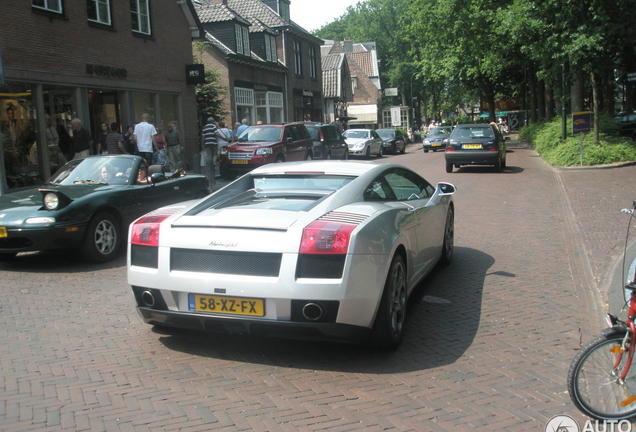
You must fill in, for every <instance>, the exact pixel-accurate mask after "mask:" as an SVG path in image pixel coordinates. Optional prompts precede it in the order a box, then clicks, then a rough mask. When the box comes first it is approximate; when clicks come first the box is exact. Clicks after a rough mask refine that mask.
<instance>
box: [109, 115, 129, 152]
mask: <svg viewBox="0 0 636 432" xmlns="http://www.w3.org/2000/svg"><path fill="white" fill-rule="evenodd" d="M106 151H107V153H108V154H126V150H125V149H124V137H123V136H122V135H121V134H120V133H119V124H117V122H112V123H111V124H110V132H109V133H108V135H106Z"/></svg>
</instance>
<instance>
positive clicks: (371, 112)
mask: <svg viewBox="0 0 636 432" xmlns="http://www.w3.org/2000/svg"><path fill="white" fill-rule="evenodd" d="M347 114H349V116H351V117H356V119H355V120H351V121H349V122H348V123H349V124H363V123H377V122H378V106H377V105H375V104H372V105H349V106H348V107H347Z"/></svg>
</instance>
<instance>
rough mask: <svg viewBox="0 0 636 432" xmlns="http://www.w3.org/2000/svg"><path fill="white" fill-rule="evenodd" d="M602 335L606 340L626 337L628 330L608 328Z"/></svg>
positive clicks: (616, 327)
mask: <svg viewBox="0 0 636 432" xmlns="http://www.w3.org/2000/svg"><path fill="white" fill-rule="evenodd" d="M601 333H602V334H603V336H605V337H606V338H610V337H612V336H624V335H625V333H627V328H625V327H618V326H615V327H610V328H606V329H604V330H602V331H601Z"/></svg>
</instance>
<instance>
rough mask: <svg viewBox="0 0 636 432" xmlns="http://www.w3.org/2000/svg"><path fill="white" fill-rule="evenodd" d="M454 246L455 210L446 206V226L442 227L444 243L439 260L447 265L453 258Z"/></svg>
mask: <svg viewBox="0 0 636 432" xmlns="http://www.w3.org/2000/svg"><path fill="white" fill-rule="evenodd" d="M454 248H455V210H453V207H452V206H450V207H448V212H447V213H446V226H445V227H444V243H443V244H442V257H441V258H440V260H439V262H440V264H441V265H443V266H447V265H449V264H450V263H451V261H452V260H453V249H454Z"/></svg>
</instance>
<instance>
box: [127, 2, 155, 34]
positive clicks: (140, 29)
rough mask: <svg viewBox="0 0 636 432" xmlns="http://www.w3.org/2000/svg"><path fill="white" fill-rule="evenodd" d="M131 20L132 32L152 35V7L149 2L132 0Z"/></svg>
mask: <svg viewBox="0 0 636 432" xmlns="http://www.w3.org/2000/svg"><path fill="white" fill-rule="evenodd" d="M130 18H131V21H132V30H133V32H136V33H141V34H145V35H150V6H149V5H148V0H130Z"/></svg>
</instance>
